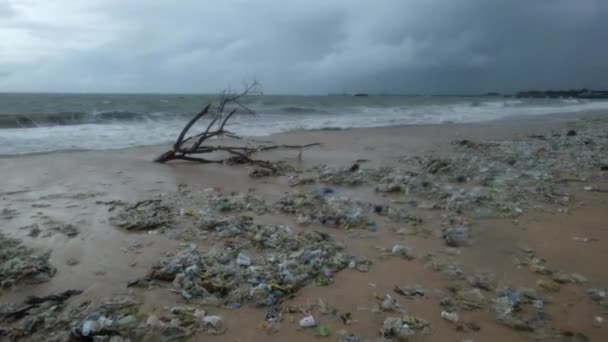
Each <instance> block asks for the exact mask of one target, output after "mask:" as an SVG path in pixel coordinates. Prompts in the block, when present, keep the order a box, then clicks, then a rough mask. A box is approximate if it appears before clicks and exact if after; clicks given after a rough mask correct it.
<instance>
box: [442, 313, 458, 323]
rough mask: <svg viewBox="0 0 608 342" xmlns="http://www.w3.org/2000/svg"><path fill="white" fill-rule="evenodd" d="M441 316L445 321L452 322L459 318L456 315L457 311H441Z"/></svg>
mask: <svg viewBox="0 0 608 342" xmlns="http://www.w3.org/2000/svg"><path fill="white" fill-rule="evenodd" d="M441 318H443V319H445V320H446V321H450V322H452V323H457V322H458V320H459V319H460V317H459V316H458V313H456V312H447V311H441Z"/></svg>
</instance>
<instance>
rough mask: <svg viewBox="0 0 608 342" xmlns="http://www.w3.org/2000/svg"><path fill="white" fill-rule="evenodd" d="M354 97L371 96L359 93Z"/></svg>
mask: <svg viewBox="0 0 608 342" xmlns="http://www.w3.org/2000/svg"><path fill="white" fill-rule="evenodd" d="M353 96H357V97H366V96H369V94H365V93H357V94H355V95H353Z"/></svg>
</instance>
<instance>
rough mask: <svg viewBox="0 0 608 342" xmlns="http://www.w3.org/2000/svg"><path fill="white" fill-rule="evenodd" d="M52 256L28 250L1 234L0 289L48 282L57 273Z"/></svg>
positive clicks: (18, 242)
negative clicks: (50, 260)
mask: <svg viewBox="0 0 608 342" xmlns="http://www.w3.org/2000/svg"><path fill="white" fill-rule="evenodd" d="M50 254H51V253H50V252H38V251H35V250H33V249H31V248H28V247H26V246H24V245H23V244H22V243H21V241H19V240H16V239H13V238H10V237H7V236H6V235H4V234H3V233H1V232H0V287H1V288H9V287H12V286H14V285H17V284H20V283H26V284H36V283H42V282H45V281H48V280H49V279H50V278H51V277H53V276H54V275H55V273H56V271H57V270H56V269H55V268H54V267H53V266H52V265H51V264H50V262H49V257H50ZM0 294H1V292H0Z"/></svg>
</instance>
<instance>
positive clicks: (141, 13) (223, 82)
mask: <svg viewBox="0 0 608 342" xmlns="http://www.w3.org/2000/svg"><path fill="white" fill-rule="evenodd" d="M254 77H256V78H257V79H259V80H260V81H261V82H262V84H263V87H264V91H265V92H266V93H304V94H310V93H321V94H323V93H327V92H342V91H349V92H360V91H364V92H392V93H471V92H485V91H491V90H496V91H512V90H517V89H528V88H570V87H591V88H608V0H373V1H372V0H335V1H334V0H302V1H299V0H282V1H277V0H248V1H246V0H240V1H239V0H214V1H211V0H179V1H177V0H154V1H151V0H0V91H67V92H70V91H78V92H188V93H191V92H194V93H198V92H216V91H217V90H219V89H221V88H223V87H226V86H229V85H231V86H233V87H237V86H240V85H241V84H242V82H243V81H244V80H250V79H252V78H254Z"/></svg>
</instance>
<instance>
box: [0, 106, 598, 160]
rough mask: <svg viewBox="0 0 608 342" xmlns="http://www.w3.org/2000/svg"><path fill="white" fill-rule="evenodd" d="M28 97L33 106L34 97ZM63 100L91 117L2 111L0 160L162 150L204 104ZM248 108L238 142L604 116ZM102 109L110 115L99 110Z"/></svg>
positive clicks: (567, 109)
mask: <svg viewBox="0 0 608 342" xmlns="http://www.w3.org/2000/svg"><path fill="white" fill-rule="evenodd" d="M1 96H2V95H0V97H1ZM30 96H33V97H34V98H33V100H36V98H35V96H36V95H30ZM65 96H66V97H68V99H69V100H71V101H72V102H76V100H78V101H79V102H76V103H77V104H78V105H79V108H78V109H86V108H87V106H89V105H88V103H87V102H86V101H93V100H94V101H93V102H94V105H90V107H92V108H94V109H91V110H74V111H70V110H65V109H68V108H69V107H70V106H71V104H70V103H68V104H66V105H64V106H63V107H65V108H61V107H62V106H59V105H57V103H55V102H57V101H58V100H57V99H55V98H50V97H48V96H47V97H45V98H43V99H39V102H40V105H39V106H40V107H41V108H46V107H49V108H52V109H55V110H54V111H53V110H49V108H46V109H47V110H46V112H45V111H42V110H39V111H40V112H41V113H40V112H38V111H36V110H32V108H21V107H19V106H17V105H15V106H13V107H14V108H9V110H12V111H13V112H15V113H33V114H10V113H9V114H2V113H1V111H3V110H5V111H6V108H3V107H2V106H0V155H15V154H25V153H40V152H51V151H60V150H105V149H119V148H126V147H133V146H144V145H156V144H163V143H167V142H170V141H172V140H174V139H175V136H176V135H177V134H178V133H179V132H180V130H181V129H182V128H183V126H184V124H185V122H186V120H187V119H188V118H189V117H191V115H192V114H193V113H195V112H197V111H198V110H200V106H201V102H205V101H202V100H201V98H200V97H198V96H190V97H187V96H174V97H165V96H162V97H161V96H155V95H150V96H147V97H145V98H135V99H133V98H132V97H130V96H128V95H123V97H122V98H113V99H111V100H107V99H103V98H101V99H100V98H96V97H95V96H94V95H90V96H89V97H88V98H84V99H83V98H82V97H79V95H65ZM70 96H71V97H70ZM98 97H101V95H99V96H98ZM62 100H63V101H67V100H65V99H64V98H62ZM85 100H86V101H85ZM203 100H204V99H203ZM53 101H55V102H53ZM19 103H26V101H20V102H19ZM133 103H135V104H133ZM247 104H248V105H249V106H250V107H251V108H252V109H254V110H256V111H257V112H258V114H259V115H257V116H251V115H241V116H238V118H235V120H232V121H231V122H230V123H229V126H230V127H229V129H230V130H231V131H233V132H236V133H238V134H241V135H245V136H264V135H269V134H274V133H280V132H287V131H293V130H328V129H349V128H360V127H381V126H397V125H416V124H441V123H466V122H481V121H488V120H495V119H500V118H505V117H516V116H532V115H543V114H554V113H555V114H558V113H574V112H584V111H594V110H597V111H606V110H608V101H592V100H576V101H570V100H565V99H551V100H548V99H543V100H535V99H510V98H471V97H460V98H456V97H390V96H389V97H371V96H370V97H368V98H352V97H345V96H339V97H332V96H316V97H306V96H300V97H294V96H287V97H281V96H268V97H266V96H264V97H259V98H255V99H253V100H251V101H249V102H248V103H247ZM45 106H46V107H45ZM104 106H106V107H110V106H111V107H112V108H111V109H109V108H107V109H102V110H100V109H99V108H103V107H104ZM121 106H122V107H121ZM56 107H59V110H56ZM131 107H134V108H135V109H133V108H131ZM116 108H127V109H126V110H116Z"/></svg>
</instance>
